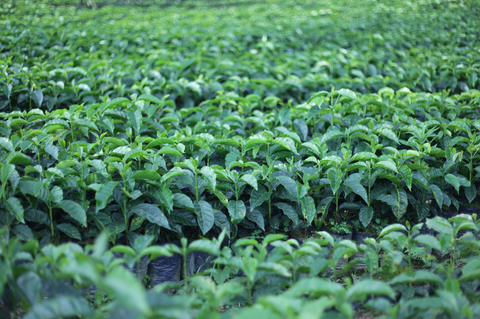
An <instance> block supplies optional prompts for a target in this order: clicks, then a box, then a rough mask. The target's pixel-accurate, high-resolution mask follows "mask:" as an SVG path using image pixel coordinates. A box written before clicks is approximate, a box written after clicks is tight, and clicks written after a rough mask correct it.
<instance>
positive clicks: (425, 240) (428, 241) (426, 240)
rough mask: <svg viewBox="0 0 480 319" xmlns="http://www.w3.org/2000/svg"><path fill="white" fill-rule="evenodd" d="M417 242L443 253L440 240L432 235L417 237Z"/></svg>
mask: <svg viewBox="0 0 480 319" xmlns="http://www.w3.org/2000/svg"><path fill="white" fill-rule="evenodd" d="M415 241H416V242H417V243H419V244H422V245H427V246H429V247H432V248H433V249H436V250H438V251H440V252H441V251H442V247H441V246H440V243H439V241H438V239H437V238H435V237H433V236H432V235H418V236H417V237H415Z"/></svg>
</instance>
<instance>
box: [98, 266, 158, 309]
mask: <svg viewBox="0 0 480 319" xmlns="http://www.w3.org/2000/svg"><path fill="white" fill-rule="evenodd" d="M103 286H104V288H105V290H106V291H107V292H108V293H109V296H111V297H113V298H114V299H115V301H116V302H117V303H118V304H119V305H122V307H125V308H126V309H132V310H137V311H139V312H140V313H144V314H147V313H149V312H151V310H150V306H149V305H148V301H147V300H148V298H147V293H146V290H145V289H144V288H143V287H142V284H141V283H140V281H139V280H137V279H136V278H135V277H134V276H133V274H132V273H131V272H129V271H128V270H127V269H125V268H124V267H122V266H116V267H115V268H113V270H112V271H110V272H108V273H107V275H106V277H105V279H104V282H103Z"/></svg>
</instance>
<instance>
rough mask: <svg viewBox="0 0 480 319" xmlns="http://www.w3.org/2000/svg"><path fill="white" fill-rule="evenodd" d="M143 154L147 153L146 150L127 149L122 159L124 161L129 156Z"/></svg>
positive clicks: (133, 156)
mask: <svg viewBox="0 0 480 319" xmlns="http://www.w3.org/2000/svg"><path fill="white" fill-rule="evenodd" d="M144 155H147V152H145V151H142V150H140V149H133V150H130V151H128V152H127V153H126V154H125V157H124V158H123V161H124V162H126V161H127V160H129V159H131V158H136V157H139V156H144Z"/></svg>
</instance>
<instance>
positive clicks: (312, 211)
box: [300, 196, 317, 225]
mask: <svg viewBox="0 0 480 319" xmlns="http://www.w3.org/2000/svg"><path fill="white" fill-rule="evenodd" d="M300 204H301V206H302V215H303V218H304V219H305V220H306V221H307V225H310V224H311V223H312V221H313V219H314V218H315V215H316V214H317V209H316V207H315V202H314V201H313V198H312V197H310V196H305V197H303V198H302V199H301V200H300Z"/></svg>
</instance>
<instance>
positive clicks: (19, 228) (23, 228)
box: [12, 225, 33, 241]
mask: <svg viewBox="0 0 480 319" xmlns="http://www.w3.org/2000/svg"><path fill="white" fill-rule="evenodd" d="M12 231H13V233H14V234H15V235H16V236H17V237H18V238H19V239H21V240H23V241H29V240H33V232H32V230H31V229H30V227H28V226H27V225H16V226H15V227H13V229H12Z"/></svg>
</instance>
